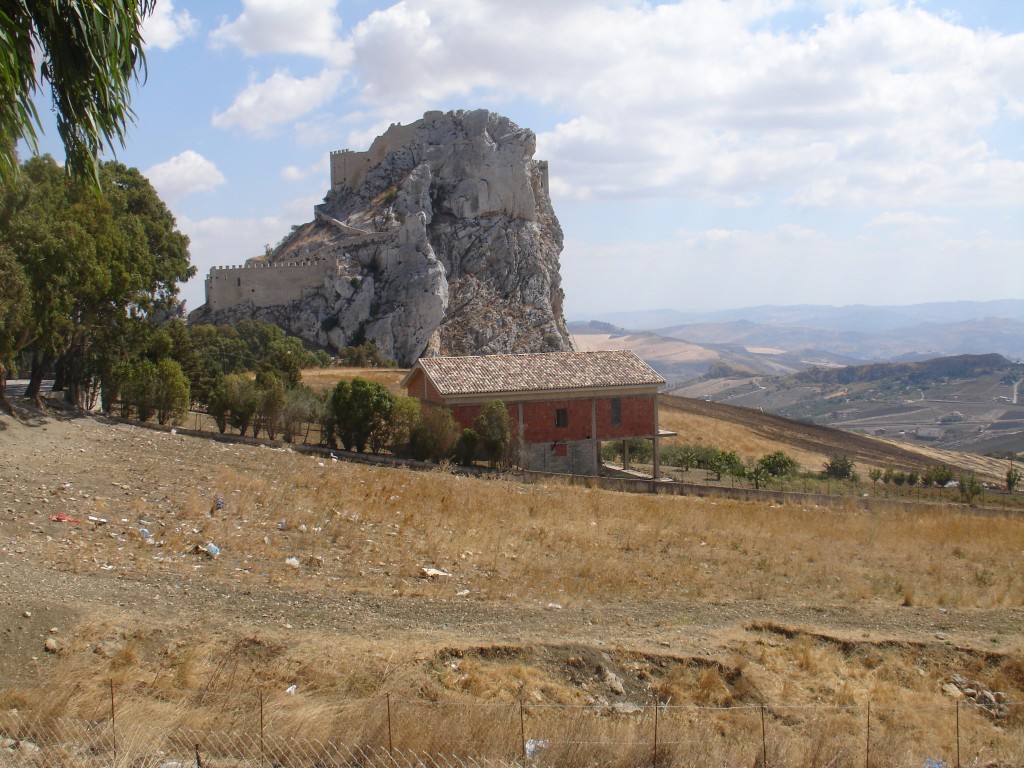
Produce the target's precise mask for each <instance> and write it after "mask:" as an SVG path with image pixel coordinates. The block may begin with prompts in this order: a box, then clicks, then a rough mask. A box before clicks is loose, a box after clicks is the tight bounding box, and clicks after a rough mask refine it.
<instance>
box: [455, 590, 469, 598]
mask: <svg viewBox="0 0 1024 768" xmlns="http://www.w3.org/2000/svg"><path fill="white" fill-rule="evenodd" d="M468 594H469V590H468V589H460V590H459V591H458V592H456V593H455V596H456V597H465V596H466V595H468Z"/></svg>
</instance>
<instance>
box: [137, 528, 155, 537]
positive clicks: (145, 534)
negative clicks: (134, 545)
mask: <svg viewBox="0 0 1024 768" xmlns="http://www.w3.org/2000/svg"><path fill="white" fill-rule="evenodd" d="M151 535H152V534H150V532H149V529H148V528H139V536H141V537H142V538H144V539H148V538H149V537H150V536H151Z"/></svg>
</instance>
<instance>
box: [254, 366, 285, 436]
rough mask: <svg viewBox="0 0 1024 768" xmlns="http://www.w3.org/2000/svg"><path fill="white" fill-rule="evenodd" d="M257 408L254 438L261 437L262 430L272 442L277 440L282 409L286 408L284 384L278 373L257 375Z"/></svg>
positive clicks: (267, 372)
mask: <svg viewBox="0 0 1024 768" xmlns="http://www.w3.org/2000/svg"><path fill="white" fill-rule="evenodd" d="M256 389H257V395H256V397H257V406H256V412H255V414H253V422H252V436H253V437H259V436H260V430H263V431H265V432H266V433H267V437H269V438H270V439H271V440H274V439H276V438H277V430H278V427H279V426H280V424H279V419H280V418H281V409H282V408H283V407H284V393H285V388H284V382H282V381H281V379H280V378H279V377H278V375H277V373H275V372H273V371H269V370H265V371H260V372H259V373H257V374H256Z"/></svg>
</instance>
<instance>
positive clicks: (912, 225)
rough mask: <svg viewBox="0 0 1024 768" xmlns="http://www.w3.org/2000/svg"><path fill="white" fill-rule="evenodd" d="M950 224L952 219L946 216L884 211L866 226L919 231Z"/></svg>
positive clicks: (916, 212)
mask: <svg viewBox="0 0 1024 768" xmlns="http://www.w3.org/2000/svg"><path fill="white" fill-rule="evenodd" d="M952 223H953V219H950V218H949V217H947V216H929V215H928V214H924V213H919V212H918V211H885V212H884V213H880V214H879V215H878V216H875V217H874V218H873V219H871V221H869V222H868V223H867V226H869V227H892V228H899V229H919V228H922V227H944V226H946V225H947V224H952Z"/></svg>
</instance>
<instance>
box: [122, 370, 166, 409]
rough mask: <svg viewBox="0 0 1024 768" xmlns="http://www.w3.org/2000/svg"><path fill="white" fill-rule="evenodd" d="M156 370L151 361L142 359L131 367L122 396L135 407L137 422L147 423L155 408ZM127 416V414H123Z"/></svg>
mask: <svg viewBox="0 0 1024 768" xmlns="http://www.w3.org/2000/svg"><path fill="white" fill-rule="evenodd" d="M157 376H158V374H157V369H156V365H155V364H154V363H153V361H152V360H149V359H147V358H143V359H142V360H139V361H138V362H136V363H135V364H134V365H132V366H131V376H130V377H129V379H128V386H127V387H126V391H125V394H124V398H125V400H126V401H127V402H128V404H129V405H132V406H134V407H135V414H136V416H137V418H138V419H139V421H149V420H150V419H151V418H153V414H154V413H156V408H157ZM125 415H127V414H125Z"/></svg>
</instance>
